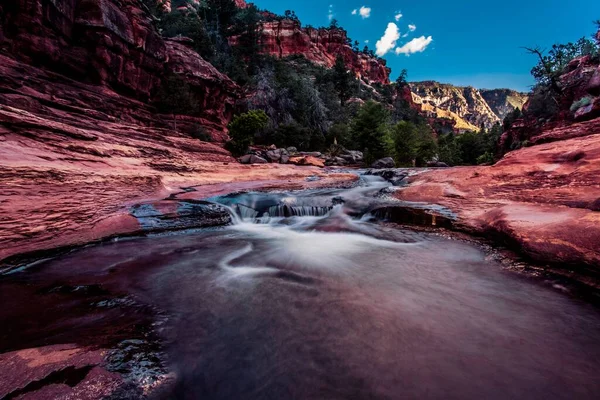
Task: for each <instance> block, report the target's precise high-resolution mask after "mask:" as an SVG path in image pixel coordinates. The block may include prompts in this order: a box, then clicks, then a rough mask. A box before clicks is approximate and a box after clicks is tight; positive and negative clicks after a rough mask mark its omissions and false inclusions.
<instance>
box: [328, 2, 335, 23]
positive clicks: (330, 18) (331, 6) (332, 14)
mask: <svg viewBox="0 0 600 400" xmlns="http://www.w3.org/2000/svg"><path fill="white" fill-rule="evenodd" d="M334 16H335V14H334V13H333V4H330V5H329V11H328V12H327V18H328V19H329V20H330V21H331V20H332V19H333V17H334Z"/></svg>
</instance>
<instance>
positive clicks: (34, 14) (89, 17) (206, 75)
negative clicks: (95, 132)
mask: <svg viewBox="0 0 600 400" xmlns="http://www.w3.org/2000/svg"><path fill="white" fill-rule="evenodd" d="M0 20H1V21H2V25H1V30H2V34H1V35H0V40H1V42H0V48H1V49H2V54H3V55H5V56H6V57H10V58H13V59H15V60H16V61H18V62H20V63H23V64H26V65H32V66H37V67H39V68H41V69H42V70H43V71H45V72H47V75H46V76H45V78H44V79H46V80H47V82H46V85H45V87H44V88H45V89H46V91H45V92H44V91H41V92H40V93H36V94H35V96H34V97H36V98H37V99H38V101H41V100H42V99H43V100H45V101H53V100H52V96H55V97H64V100H63V102H66V103H67V104H69V103H71V104H69V105H70V106H76V102H75V101H74V100H71V99H70V96H69V95H67V96H65V95H64V92H65V91H68V90H69V89H68V84H67V86H66V87H64V88H63V93H54V89H52V86H53V80H54V79H55V78H54V77H53V76H52V75H51V74H50V73H56V74H59V75H61V76H64V77H68V78H70V79H72V80H74V81H77V82H81V83H86V84H90V85H93V86H95V89H92V92H96V93H98V96H100V97H102V95H103V94H104V93H105V92H108V91H112V92H115V93H116V94H118V95H120V96H122V97H124V98H127V99H131V100H136V101H140V102H144V103H148V102H150V101H157V100H160V99H158V98H157V94H158V93H159V92H160V87H161V85H163V84H164V82H165V77H166V76H169V75H172V74H176V75H178V76H179V77H180V79H181V80H182V81H183V82H186V83H187V84H189V85H190V86H191V87H192V89H193V95H194V96H195V97H196V99H195V100H196V102H197V104H198V109H197V110H194V111H193V112H191V113H190V114H192V115H191V116H190V117H187V118H183V120H185V121H188V124H187V126H188V127H191V126H192V125H193V124H198V125H202V126H205V128H206V129H207V130H208V132H209V133H211V134H213V135H215V138H216V139H218V138H221V139H223V138H224V137H225V136H224V133H226V125H227V123H228V121H229V119H230V118H231V114H232V112H233V104H234V102H235V99H236V98H238V97H239V95H240V89H239V88H238V87H237V86H236V85H235V84H234V83H233V82H232V81H231V80H230V79H229V78H228V77H226V76H225V75H222V74H220V73H219V72H218V71H217V70H216V69H215V68H214V67H213V66H212V65H210V64H209V63H207V62H206V61H204V60H203V59H202V58H201V57H200V56H198V55H197V54H196V53H195V52H193V51H191V50H188V49H186V48H185V45H184V44H181V43H175V42H166V41H164V40H163V39H162V38H161V37H160V35H159V34H158V33H157V32H156V30H155V29H154V27H153V26H152V24H151V20H150V16H149V14H148V13H147V11H146V10H145V9H144V8H142V7H141V3H140V2H139V1H137V0H55V1H45V0H36V1H25V0H18V1H15V2H12V3H11V4H9V5H5V6H3V8H2V11H1V18H0ZM2 66H3V67H6V68H11V71H6V72H5V73H4V74H3V76H4V77H6V78H4V86H7V87H6V89H5V90H4V91H3V95H2V98H1V101H2V104H8V105H11V104H12V102H13V101H15V96H17V93H18V94H23V93H24V92H25V91H24V88H22V87H20V86H19V85H23V84H25V85H27V82H25V83H22V82H21V80H20V78H19V73H21V72H20V71H19V68H18V67H16V68H15V67H11V66H10V65H9V64H8V63H3V64H2ZM21 75H23V74H22V73H21ZM6 80H10V82H6ZM37 85H41V83H40V82H37V83H36V84H35V85H32V86H33V87H34V88H35V90H37ZM73 91H74V92H77V89H76V88H74V89H73ZM25 93H27V94H32V93H33V92H32V91H30V92H25ZM75 95H77V93H75ZM85 100H86V99H79V102H83V103H84V104H83V105H89V106H90V107H89V108H90V109H98V107H101V108H102V111H103V113H105V114H108V115H109V116H111V117H114V118H122V115H123V114H127V117H126V119H129V120H131V121H132V119H133V118H134V117H135V115H136V114H137V110H135V109H134V110H131V109H129V108H125V109H123V108H122V104H120V105H119V107H116V104H110V103H106V104H94V102H88V103H87V104H86V103H85ZM87 100H90V99H87ZM94 100H96V101H97V100H99V99H94ZM65 106H66V105H65ZM39 108H40V107H37V106H35V105H31V110H33V111H36V112H37V111H38V110H39ZM136 108H137V107H136ZM25 109H28V108H25ZM31 110H30V111H31ZM146 111H148V112H149V113H150V114H148V115H151V116H152V118H148V117H147V116H146V117H145V118H143V119H142V120H138V121H135V122H136V123H139V124H143V125H155V126H159V127H166V126H168V125H170V124H172V122H173V120H174V119H177V118H175V117H174V116H172V115H171V116H169V117H168V118H160V116H159V115H157V112H156V110H153V109H151V108H147V110H146ZM165 120H168V121H167V122H165ZM132 122H133V121H132ZM183 126H185V124H184V125H183Z"/></svg>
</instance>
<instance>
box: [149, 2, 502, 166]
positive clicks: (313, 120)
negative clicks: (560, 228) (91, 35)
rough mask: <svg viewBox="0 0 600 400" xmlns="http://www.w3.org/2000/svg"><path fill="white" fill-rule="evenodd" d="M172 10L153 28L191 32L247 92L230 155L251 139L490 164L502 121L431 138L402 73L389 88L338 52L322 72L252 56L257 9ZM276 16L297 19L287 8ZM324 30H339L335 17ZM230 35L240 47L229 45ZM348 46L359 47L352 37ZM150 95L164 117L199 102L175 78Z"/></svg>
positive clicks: (300, 60)
mask: <svg viewBox="0 0 600 400" xmlns="http://www.w3.org/2000/svg"><path fill="white" fill-rule="evenodd" d="M145 1H148V2H152V1H153V0H145ZM172 6H173V11H172V12H170V13H161V12H160V11H156V17H157V24H158V26H159V28H160V30H161V32H162V34H163V35H164V36H167V37H174V36H177V35H183V36H187V37H190V38H192V39H193V40H194V48H195V50H196V51H198V53H199V54H200V55H202V56H203V57H204V58H206V59H207V60H209V61H210V62H211V63H213V64H214V65H215V66H216V67H217V68H218V69H220V70H221V71H222V72H224V73H226V74H228V75H229V76H230V77H232V78H233V79H234V80H236V81H237V82H238V83H240V84H242V85H244V86H245V87H246V89H247V91H248V92H251V93H253V95H252V96H251V97H250V98H249V100H248V102H247V104H246V106H245V107H242V108H241V109H240V111H245V110H249V111H248V112H245V113H242V114H240V115H238V116H236V117H235V118H234V120H233V121H232V123H231V125H230V136H231V138H232V140H231V142H230V143H228V145H227V146H228V149H229V150H230V151H232V153H234V154H236V155H239V154H243V153H244V152H245V151H246V150H247V148H248V146H249V145H251V144H253V143H256V144H265V145H270V144H275V145H277V146H278V147H289V146H294V147H296V148H298V149H300V150H327V149H329V148H331V147H332V146H343V147H345V148H348V149H356V150H361V151H363V152H364V153H365V159H366V160H367V161H373V160H376V159H378V158H382V157H387V156H393V157H394V158H395V159H396V161H397V163H398V164H399V165H404V166H410V165H417V166H423V165H425V164H426V163H427V162H428V161H430V160H433V159H439V160H440V161H444V162H447V163H448V164H451V165H459V164H475V163H481V162H491V161H493V157H494V155H495V154H497V149H496V146H497V144H496V143H497V139H498V138H499V136H500V134H501V127H495V128H494V129H492V130H491V131H490V132H485V130H482V132H478V133H467V134H464V135H458V136H454V135H453V134H444V132H443V131H442V130H440V131H438V132H437V133H438V134H439V135H438V136H439V138H438V137H436V134H435V133H434V130H433V129H432V128H431V127H430V126H429V125H428V123H427V121H426V120H425V119H424V118H423V117H422V116H421V115H419V113H418V112H417V111H416V110H414V109H413V108H411V105H410V103H409V102H408V101H407V100H406V99H405V96H404V94H405V93H404V90H405V86H406V85H407V84H408V83H407V73H406V71H405V70H403V71H402V72H401V73H400V75H399V76H398V79H397V80H396V82H394V83H392V84H391V85H381V84H374V85H372V86H371V85H367V84H366V83H364V82H362V81H361V80H359V79H357V78H356V77H355V76H354V74H352V73H351V71H349V70H348V67H347V64H346V62H345V60H344V59H343V58H342V57H341V56H338V58H337V59H336V63H335V65H334V67H333V68H332V69H326V68H323V67H321V66H317V65H315V64H313V63H311V62H310V61H308V60H307V59H306V58H304V57H303V56H301V55H298V56H291V57H287V58H285V59H279V58H275V57H270V56H266V55H261V54H260V53H261V52H260V51H259V50H260V43H259V37H260V32H259V31H258V27H259V23H260V21H261V20H263V19H264V18H267V17H268V16H269V14H266V13H261V12H259V10H258V9H256V7H253V6H250V7H248V8H246V9H237V8H236V7H235V4H234V3H233V0H206V1H203V2H199V3H196V2H190V1H186V0H179V1H173V4H172ZM182 6H185V7H182ZM283 18H288V19H297V16H295V14H294V13H293V12H291V11H289V12H286V13H285V14H284V16H283ZM330 28H337V29H341V28H339V26H338V25H337V22H336V21H332V23H331V26H330ZM231 36H235V38H236V40H235V41H236V42H237V43H238V44H239V46H230V44H229V43H230V41H229V38H230V37H231ZM348 44H349V45H351V46H353V47H354V48H355V50H356V51H358V43H357V42H355V43H354V44H352V42H351V40H349V43H348ZM365 51H366V50H365ZM158 97H159V98H160V99H161V100H160V104H159V107H160V108H161V111H162V112H164V113H173V114H179V113H182V114H194V112H196V111H197V108H198V104H197V101H196V100H195V97H194V96H193V95H192V94H191V92H190V88H189V87H187V85H186V83H185V82H184V81H183V80H181V79H179V78H178V77H177V76H176V75H173V76H169V77H167V78H166V79H165V80H164V85H163V87H162V88H161V93H160V96H158ZM351 99H357V100H353V101H350V100H351ZM361 104H362V106H361ZM200 136H202V135H200Z"/></svg>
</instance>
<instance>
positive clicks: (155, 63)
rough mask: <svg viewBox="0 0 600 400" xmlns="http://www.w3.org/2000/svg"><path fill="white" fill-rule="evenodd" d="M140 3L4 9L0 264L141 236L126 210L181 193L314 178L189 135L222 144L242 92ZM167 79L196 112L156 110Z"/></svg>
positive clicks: (86, 1)
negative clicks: (161, 31)
mask: <svg viewBox="0 0 600 400" xmlns="http://www.w3.org/2000/svg"><path fill="white" fill-rule="evenodd" d="M140 4H141V3H140V2H138V1H137V0H53V1H46V0H34V1H30V0H18V1H15V2H12V3H10V4H6V3H2V5H1V6H0V183H1V185H0V186H1V187H2V190H0V216H1V217H0V260H2V259H4V258H5V257H8V256H11V255H14V254H18V253H24V252H29V251H33V250H42V249H51V248H55V247H59V246H67V245H73V244H81V243H86V242H89V241H93V240H96V239H100V238H103V237H106V236H110V235H113V234H118V233H127V232H136V231H139V230H140V229H141V227H140V224H139V222H138V220H137V219H136V217H134V216H133V215H132V213H131V208H132V207H133V206H134V205H135V204H137V203H139V202H142V201H150V200H157V199H162V198H164V197H167V196H169V194H172V193H176V192H180V191H182V189H181V188H182V187H189V186H194V185H200V184H207V183H217V182H224V181H225V182H231V181H238V180H260V179H269V180H271V181H273V180H275V181H277V179H281V177H291V176H295V177H297V176H299V175H301V176H305V175H311V174H320V172H318V171H315V170H313V169H311V168H308V169H306V170H303V171H296V170H294V169H293V168H292V167H284V166H282V167H280V168H279V169H278V170H277V171H273V170H272V169H271V168H269V167H251V166H242V165H238V164H237V163H236V162H235V160H234V159H233V158H232V157H231V156H230V155H229V153H228V152H227V151H225V150H223V148H222V147H220V146H218V145H215V144H213V143H206V142H202V141H200V140H198V139H195V138H193V137H191V136H190V132H193V131H194V130H197V129H198V128H199V127H202V128H203V129H204V131H205V133H208V134H210V135H212V137H213V139H214V140H215V141H217V140H225V139H226V138H227V135H226V125H227V123H228V121H229V118H230V115H231V113H232V112H233V104H234V102H235V100H236V98H237V97H238V96H239V91H240V89H239V88H238V87H237V86H236V85H235V84H234V83H233V82H232V81H231V80H230V79H229V78H227V77H226V76H224V75H222V74H220V73H219V72H218V71H217V70H216V69H215V68H214V67H213V66H212V65H210V64H209V63H207V62H206V61H205V60H203V59H202V58H201V57H200V56H198V55H197V54H196V53H195V52H193V51H192V50H191V49H189V48H188V47H187V46H186V44H185V42H183V43H182V42H178V41H164V40H163V39H162V38H161V37H160V36H159V35H158V34H157V33H156V31H155V30H154V28H153V27H152V25H151V23H150V17H149V14H148V13H147V11H146V10H145V9H143V8H141V7H140ZM173 75H175V76H177V77H178V79H179V81H178V82H182V83H183V84H185V86H186V87H188V89H189V91H190V96H192V97H193V98H194V100H195V101H194V104H197V110H193V112H192V113H191V115H173V114H169V115H160V114H159V113H158V112H157V109H156V108H155V107H154V106H153V105H152V104H153V101H152V100H155V97H156V96H157V93H160V90H159V89H160V87H161V85H163V84H164V82H165V79H166V77H167V76H173ZM300 181H302V179H300ZM324 181H325V180H324ZM286 182H287V179H286ZM165 204H166V203H165ZM165 204H163V205H162V206H165ZM169 204H170V205H169V206H168V207H171V208H168V207H167V208H168V210H171V211H170V212H171V213H173V212H174V213H175V214H176V211H177V210H178V209H179V208H180V207H179V205H178V203H177V202H171V203H169ZM165 210H167V209H164V210H163V211H165ZM168 210H167V211H168ZM157 212H159V214H160V211H157ZM165 212H166V211H165Z"/></svg>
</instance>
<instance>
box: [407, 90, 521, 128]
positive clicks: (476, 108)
mask: <svg viewBox="0 0 600 400" xmlns="http://www.w3.org/2000/svg"><path fill="white" fill-rule="evenodd" d="M410 86H411V89H412V92H413V99H414V101H415V103H417V104H419V105H421V108H422V110H423V112H424V113H425V114H426V115H428V116H430V117H437V118H446V119H451V120H453V121H455V122H456V124H455V126H456V129H458V130H462V131H465V130H479V129H481V126H482V125H483V126H485V127H486V128H487V129H489V128H491V127H492V126H493V125H494V124H495V123H497V122H502V120H503V119H504V117H505V116H506V115H507V114H508V113H509V112H511V111H513V110H514V109H515V108H517V107H519V108H522V107H523V104H524V103H525V101H526V100H527V95H526V94H523V93H519V92H516V91H513V90H510V89H494V90H478V89H475V88H473V87H459V86H453V85H449V84H443V83H438V82H434V81H425V82H411V84H410Z"/></svg>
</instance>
